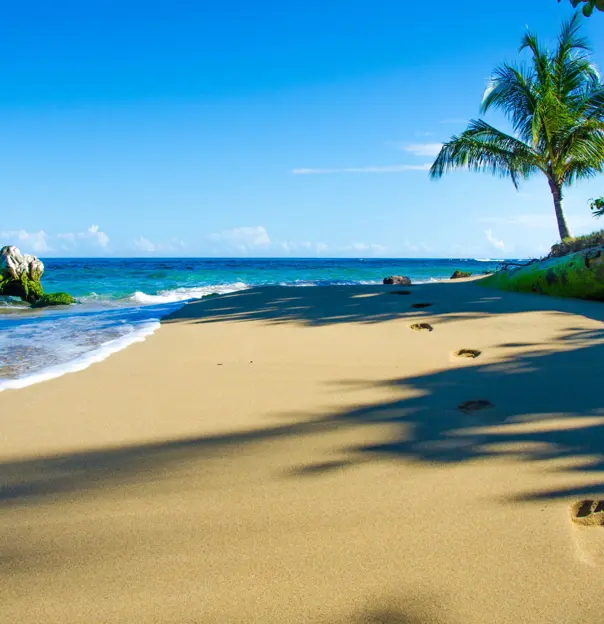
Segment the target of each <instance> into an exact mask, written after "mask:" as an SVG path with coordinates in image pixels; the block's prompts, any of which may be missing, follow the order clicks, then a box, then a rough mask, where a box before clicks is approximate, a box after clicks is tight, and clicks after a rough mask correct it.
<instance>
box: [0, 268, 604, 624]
mask: <svg viewBox="0 0 604 624" xmlns="http://www.w3.org/2000/svg"><path fill="white" fill-rule="evenodd" d="M405 291H410V293H411V294H397V295H395V294H394V293H397V292H399V293H402V292H405ZM427 303H429V304H431V305H430V306H429V307H419V308H414V307H413V306H414V305H416V304H427ZM603 322H604V306H602V305H601V304H598V303H593V302H585V301H576V300H561V299H554V298H548V297H539V296H533V295H519V294H510V293H501V292H497V291H493V290H490V289H486V288H482V287H480V286H477V285H476V284H472V283H471V280H469V281H467V280H455V281H453V282H451V281H445V282H440V283H431V284H425V285H414V286H411V287H408V288H407V287H396V286H388V287H386V286H331V287H326V288H304V287H300V288H295V287H290V286H283V287H262V288H252V289H248V290H245V291H240V292H237V293H232V294H228V295H222V296H220V297H212V298H207V299H202V300H200V301H197V302H194V303H188V304H186V305H184V306H183V307H182V308H180V309H179V310H178V311H176V312H174V313H172V314H171V315H170V316H168V317H166V318H164V319H162V325H161V330H160V331H157V332H155V333H154V334H153V335H152V336H150V337H149V338H148V339H146V340H145V341H144V342H139V343H137V344H135V345H132V346H130V347H129V348H128V349H124V350H122V351H119V352H118V353H115V354H114V355H112V356H111V357H110V358H108V359H106V360H104V361H102V362H100V363H97V364H95V365H94V366H90V367H89V368H87V369H86V370H83V371H81V372H78V373H77V374H73V375H64V376H62V377H59V378H56V379H54V380H52V381H48V382H45V383H41V384H36V385H33V386H29V387H27V388H24V389H22V390H19V392H3V393H0V410H1V412H2V413H3V414H5V415H7V417H6V418H5V421H4V423H3V436H2V440H3V442H2V445H0V482H1V483H2V488H1V490H0V492H2V494H1V496H0V504H1V505H2V507H3V514H2V515H1V516H0V582H1V583H2V585H3V587H4V588H5V596H6V597H5V599H3V601H2V604H1V605H0V615H2V616H3V617H6V619H7V621H14V620H15V619H17V617H18V619H19V620H20V621H22V622H24V623H25V624H28V623H30V622H31V623H32V624H33V623H34V622H35V623H37V622H40V621H45V622H49V623H54V622H57V623H58V622H61V624H63V623H65V622H68V623H70V622H73V623H74V624H75V623H76V622H80V621H82V620H83V619H86V621H87V622H91V623H94V622H99V623H101V622H103V623H106V622H120V623H121V622H131V621H158V622H174V623H175V624H176V623H177V622H178V623H179V624H182V622H231V621H232V622H274V623H275V624H277V623H279V624H282V623H288V622H317V623H319V624H323V623H325V624H327V623H333V622H337V623H339V622H342V623H350V624H363V623H369V622H409V621H413V622H416V621H417V622H422V623H423V622H438V623H441V624H462V623H463V624H472V623H475V624H479V623H480V624H482V623H483V622H485V621H494V622H510V623H511V622H518V621H522V622H528V623H539V624H541V623H543V624H544V623H545V622H552V621H568V622H573V621H583V622H592V621H593V622H595V621H596V620H597V616H596V619H593V618H592V617H591V614H593V615H595V614H597V613H599V612H600V610H601V609H602V607H604V597H603V593H602V591H601V580H600V575H599V572H598V567H599V566H601V565H604V536H601V535H600V533H598V531H600V528H599V527H595V528H578V527H576V526H574V525H573V524H572V522H571V521H570V507H571V505H572V504H573V503H575V502H576V501H577V500H580V499H582V498H587V497H594V496H596V497H597V496H598V495H599V496H600V497H602V496H603V495H604V479H603V478H602V474H603V473H602V471H601V466H604V454H603V451H602V449H603V448H604V446H603V444H604V409H603V408H601V407H600V405H601V400H600V396H599V395H600V392H599V387H600V386H599V380H600V363H601V361H602V360H601V359H602V355H604V325H603ZM426 324H427V325H429V326H430V327H431V328H432V331H428V330H427V329H426V330H424V331H415V330H413V329H411V328H410V326H411V325H426ZM462 349H469V350H474V351H477V352H478V351H479V352H480V353H479V355H478V357H477V358H476V359H473V358H466V357H458V356H457V355H456V354H457V353H458V352H459V351H460V350H462ZM552 587H556V592H555V594H554V595H553V594H552ZM562 597H563V598H562ZM585 605H589V610H587V606H585ZM380 618H381V619H380ZM388 618H390V619H388ZM405 618H406V619H405ZM590 618H591V619H590ZM0 619H2V618H0Z"/></svg>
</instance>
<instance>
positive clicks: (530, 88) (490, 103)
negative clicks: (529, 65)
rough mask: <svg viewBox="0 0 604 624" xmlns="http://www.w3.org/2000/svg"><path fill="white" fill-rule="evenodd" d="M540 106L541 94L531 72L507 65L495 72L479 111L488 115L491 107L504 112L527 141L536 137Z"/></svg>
mask: <svg viewBox="0 0 604 624" xmlns="http://www.w3.org/2000/svg"><path fill="white" fill-rule="evenodd" d="M537 103H538V93H537V92H536V89H535V85H534V81H533V77H532V75H531V73H530V72H529V71H527V70H526V68H523V67H515V66H514V65H508V64H504V65H502V66H501V67H498V68H497V69H495V71H494V72H493V75H492V76H491V79H490V81H489V84H488V85H487V88H486V90H485V93H484V97H483V100H482V105H481V107H480V112H481V114H485V113H486V112H487V111H489V110H490V109H491V108H496V109H499V110H501V111H502V112H503V113H505V114H506V115H507V116H508V117H509V119H510V120H511V122H512V124H513V126H514V130H515V131H516V132H518V134H519V135H520V136H521V137H522V139H523V140H524V141H527V142H528V141H530V140H532V137H533V136H534V132H533V116H534V114H535V111H536V109H537Z"/></svg>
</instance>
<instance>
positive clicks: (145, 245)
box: [133, 236, 157, 253]
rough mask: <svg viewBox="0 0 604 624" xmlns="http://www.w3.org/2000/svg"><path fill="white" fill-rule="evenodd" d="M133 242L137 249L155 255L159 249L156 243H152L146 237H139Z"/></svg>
mask: <svg viewBox="0 0 604 624" xmlns="http://www.w3.org/2000/svg"><path fill="white" fill-rule="evenodd" d="M133 242H134V246H135V247H136V248H137V249H140V250H141V251H146V252H148V253H153V252H154V251H155V250H156V249H157V247H156V245H155V243H152V242H151V241H150V240H149V239H147V238H145V237H144V236H139V237H138V238H135V239H134V241H133Z"/></svg>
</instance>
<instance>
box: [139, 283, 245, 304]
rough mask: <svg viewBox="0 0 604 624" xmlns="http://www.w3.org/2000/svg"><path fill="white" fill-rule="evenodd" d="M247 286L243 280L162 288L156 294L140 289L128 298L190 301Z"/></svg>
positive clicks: (143, 300)
mask: <svg viewBox="0 0 604 624" xmlns="http://www.w3.org/2000/svg"><path fill="white" fill-rule="evenodd" d="M245 288H248V285H247V284H244V283H243V282H235V283H234V284H220V285H216V286H198V287H194V288H175V289H173V290H162V291H160V292H158V293H157V294H156V295H148V294H147V293H144V292H142V291H140V290H138V291H136V292H135V293H134V294H133V295H131V296H130V297H129V298H128V299H129V301H133V302H136V303H142V304H150V303H176V302H178V301H190V300H191V299H201V298H202V297H207V296H208V295H214V294H216V295H224V294H227V293H231V292H236V291H238V290H244V289H245Z"/></svg>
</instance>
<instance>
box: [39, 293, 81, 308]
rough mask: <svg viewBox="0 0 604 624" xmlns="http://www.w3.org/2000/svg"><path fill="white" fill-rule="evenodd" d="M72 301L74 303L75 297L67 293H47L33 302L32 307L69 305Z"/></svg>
mask: <svg viewBox="0 0 604 624" xmlns="http://www.w3.org/2000/svg"><path fill="white" fill-rule="evenodd" d="M72 303H75V299H74V298H73V297H72V296H71V295H68V294H67V293H64V292H58V293H47V294H46V295H42V296H41V297H40V298H39V299H38V300H37V301H36V302H35V303H33V304H32V308H48V307H50V306H59V305H71V304H72Z"/></svg>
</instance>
